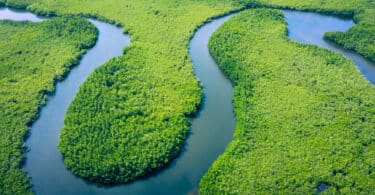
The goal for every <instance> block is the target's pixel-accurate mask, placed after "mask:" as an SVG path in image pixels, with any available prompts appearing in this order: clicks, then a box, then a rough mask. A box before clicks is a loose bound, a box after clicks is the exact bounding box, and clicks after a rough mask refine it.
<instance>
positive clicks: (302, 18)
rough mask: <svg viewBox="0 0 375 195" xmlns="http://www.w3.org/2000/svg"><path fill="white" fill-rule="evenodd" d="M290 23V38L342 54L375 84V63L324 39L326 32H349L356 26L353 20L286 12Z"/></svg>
mask: <svg viewBox="0 0 375 195" xmlns="http://www.w3.org/2000/svg"><path fill="white" fill-rule="evenodd" d="M284 13H285V17H286V19H287V22H288V29H289V37H290V38H291V39H294V40H296V41H298V42H301V43H309V44H314V45H319V46H321V47H324V48H326V49H329V50H331V51H335V52H338V53H341V54H342V55H343V56H345V57H346V58H347V59H350V60H352V61H353V62H354V63H355V64H356V66H357V68H358V70H359V71H360V72H361V73H362V74H363V76H364V77H365V78H366V79H367V80H368V81H370V83H372V84H375V63H373V62H371V61H369V60H367V59H365V58H364V57H362V56H360V55H358V54H356V53H354V52H353V51H349V50H345V49H343V48H342V47H340V46H338V45H336V44H334V43H332V42H330V41H326V40H324V39H323V36H324V33H325V32H332V31H347V30H348V29H349V28H350V27H352V26H353V25H354V23H353V21H352V20H351V19H342V18H337V17H333V16H327V15H321V14H316V13H306V12H298V11H284Z"/></svg>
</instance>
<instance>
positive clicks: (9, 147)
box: [0, 17, 97, 194]
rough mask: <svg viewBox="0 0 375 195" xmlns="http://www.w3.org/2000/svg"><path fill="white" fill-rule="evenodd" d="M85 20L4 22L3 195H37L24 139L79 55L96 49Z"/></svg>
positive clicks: (0, 48) (0, 44) (0, 100)
mask: <svg viewBox="0 0 375 195" xmlns="http://www.w3.org/2000/svg"><path fill="white" fill-rule="evenodd" d="M96 36H97V30H96V28H95V26H93V25H92V24H91V23H89V22H87V21H86V20H85V19H82V18H76V17H70V18H66V17H63V18H56V19H52V20H49V21H45V22H41V23H30V22H12V21H7V20H0V86H1V87H0V94H1V95H0V110H1V112H0V194H26V193H31V190H30V188H29V180H28V178H27V177H26V175H25V173H24V172H23V171H22V170H21V169H20V167H21V164H22V161H23V158H24V156H23V150H24V142H23V141H24V137H25V135H26V134H27V130H28V129H29V125H30V124H31V122H32V121H33V120H35V119H36V117H37V113H38V109H39V107H40V106H41V105H42V104H43V103H44V101H45V99H46V96H47V95H48V94H49V93H51V92H53V89H54V81H55V80H56V79H61V78H62V77H63V76H64V74H65V73H66V72H67V71H68V70H69V68H70V67H71V66H72V65H74V64H76V63H77V62H78V59H79V56H80V55H82V54H83V52H85V50H86V49H87V48H89V47H90V46H92V45H93V44H95V40H96Z"/></svg>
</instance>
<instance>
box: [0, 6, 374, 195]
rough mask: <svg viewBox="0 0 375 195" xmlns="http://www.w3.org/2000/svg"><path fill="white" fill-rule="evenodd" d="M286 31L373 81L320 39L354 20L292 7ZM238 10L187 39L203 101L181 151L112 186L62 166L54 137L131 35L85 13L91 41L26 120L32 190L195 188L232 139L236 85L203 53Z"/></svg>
mask: <svg viewBox="0 0 375 195" xmlns="http://www.w3.org/2000/svg"><path fill="white" fill-rule="evenodd" d="M284 12H285V15H286V19H287V22H288V27H289V36H290V38H292V39H294V40H296V41H299V42H302V43H310V44H316V45H320V46H322V47H325V48H327V49H330V50H333V51H337V52H340V53H342V54H343V55H344V56H346V57H347V58H349V59H351V60H353V61H354V62H355V64H356V65H357V67H358V69H359V70H360V71H361V72H362V73H363V75H364V76H365V77H366V78H367V79H368V80H370V81H371V82H372V83H374V82H375V68H374V67H375V66H374V64H371V63H370V62H369V61H367V60H365V59H364V58H363V57H361V56H358V55H357V54H355V53H354V52H351V51H346V50H343V49H340V47H337V46H335V45H334V44H332V43H328V42H326V41H325V40H323V33H324V32H327V31H345V30H347V29H349V28H350V27H351V26H353V25H354V23H353V22H352V21H351V20H343V19H340V18H336V17H331V16H325V15H320V14H314V13H305V12H297V11H284ZM233 15H235V14H232V15H229V16H225V17H221V18H218V19H215V20H213V21H212V22H210V23H207V24H205V25H204V26H202V27H201V28H200V29H199V30H198V31H197V32H196V33H195V35H194V37H193V38H192V40H191V42H190V48H189V53H190V56H191V59H192V62H193V65H194V72H195V75H196V76H197V78H198V79H199V80H200V82H201V85H202V87H203V93H204V98H203V105H202V107H201V110H200V111H199V113H198V114H197V116H196V117H195V118H193V119H191V133H190V136H189V138H188V139H187V141H186V144H185V146H184V148H183V150H182V152H181V154H180V156H179V157H177V158H176V159H174V160H173V161H172V163H171V164H170V165H169V166H168V167H166V168H165V169H163V170H162V171H160V172H159V173H157V174H155V175H153V176H150V177H148V178H146V179H142V180H138V181H136V182H133V183H130V184H125V185H117V186H100V185H96V184H92V183H87V182H85V181H84V180H82V179H81V178H79V177H76V176H74V175H72V174H71V172H70V171H69V170H67V169H66V168H65V166H64V164H63V160H62V156H61V154H60V152H59V151H58V150H57V142H58V136H59V133H60V130H61V128H62V127H63V124H64V123H63V120H64V116H65V113H66V109H67V107H68V106H69V104H70V102H71V101H72V99H73V98H74V96H75V94H76V93H77V91H78V89H79V86H80V85H81V84H82V82H84V81H85V79H86V78H87V76H88V75H89V74H90V73H91V72H92V71H93V70H94V69H95V68H96V67H98V66H100V65H101V64H103V63H104V62H105V61H108V60H109V59H110V58H112V57H115V56H118V55H121V53H122V48H123V47H124V46H126V45H129V44H130V40H129V37H127V36H124V35H123V33H122V31H121V29H119V28H116V27H114V26H113V25H109V24H106V23H103V22H99V21H96V20H90V21H91V22H92V23H93V24H94V25H95V26H96V27H97V28H98V29H99V32H100V33H99V39H98V42H97V43H96V45H95V47H94V48H92V49H90V50H89V51H88V52H87V54H85V55H84V57H83V58H82V61H81V63H80V64H79V65H78V66H77V67H75V68H73V69H72V71H71V72H70V73H69V75H68V77H67V78H66V79H65V80H64V81H62V82H59V83H58V84H57V85H56V93H55V94H54V95H52V96H51V97H49V98H48V101H47V105H46V106H45V107H43V108H42V110H41V113H40V118H39V119H38V120H37V121H36V122H35V123H34V124H33V125H32V127H31V136H30V137H29V139H28V140H27V147H28V148H30V152H28V153H27V161H26V165H25V167H24V169H25V171H26V172H27V173H28V174H29V176H30V177H31V178H32V180H31V181H32V184H33V189H34V191H35V192H36V193H37V194H189V193H196V192H197V189H198V184H199V180H200V178H201V177H202V176H203V174H204V173H205V172H207V170H208V168H209V166H210V165H211V164H212V163H213V162H214V161H215V159H216V158H217V157H218V156H219V155H220V154H222V153H223V152H224V149H225V147H226V146H227V144H228V143H229V142H230V141H231V140H232V138H233V133H234V128H235V117H234V113H233V107H232V93H233V88H232V85H231V83H230V81H229V80H228V79H227V78H226V77H225V75H223V74H222V72H221V71H220V69H219V68H218V66H217V64H216V63H215V61H214V60H213V59H212V57H211V56H210V54H209V52H208V48H207V44H208V40H209V37H210V36H211V34H212V33H213V32H214V31H215V30H216V29H217V28H218V27H219V26H220V25H221V24H222V23H224V22H225V21H226V20H228V19H229V18H230V17H232V16H233ZM4 18H8V19H12V20H31V21H34V22H39V21H42V20H43V18H39V17H37V16H35V15H34V14H31V13H28V12H20V11H15V10H10V9H7V8H3V9H0V19H4Z"/></svg>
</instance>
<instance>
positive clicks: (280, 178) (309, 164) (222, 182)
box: [200, 9, 375, 194]
mask: <svg viewBox="0 0 375 195" xmlns="http://www.w3.org/2000/svg"><path fill="white" fill-rule="evenodd" d="M209 48H210V52H211V53H212V55H213V56H214V58H215V59H216V60H217V62H218V63H219V66H220V67H221V69H222V70H223V71H224V73H226V74H227V75H228V77H229V78H230V80H231V81H232V82H233V84H234V86H235V90H234V108H235V112H236V121H237V125H236V131H235V135H234V139H233V141H232V142H231V144H230V145H229V146H228V147H227V149H226V151H225V153H224V154H223V155H221V156H220V157H219V158H218V160H217V161H216V162H215V163H214V164H213V165H212V166H211V168H210V170H209V171H208V173H207V174H206V175H205V176H204V177H203V179H202V180H201V183H200V192H201V193H202V194H227V193H228V194H236V193H238V194H252V193H254V192H257V193H260V194H262V193H264V194H267V193H274V192H278V193H281V194H284V193H285V194H289V193H296V194H313V193H318V192H319V190H321V191H324V192H326V193H329V194H334V193H348V194H360V193H362V194H371V193H373V192H374V191H375V186H374V182H375V175H374V174H375V173H374V172H373V170H374V160H375V159H374V157H375V142H374V140H375V139H374V138H375V130H374V129H375V88H374V87H373V86H371V85H370V84H369V83H368V82H367V81H366V80H365V79H364V78H363V77H362V76H361V75H360V73H359V72H358V70H357V69H356V67H355V65H354V64H353V63H352V62H350V61H348V60H346V59H345V58H344V57H342V56H341V55H339V54H337V53H333V52H330V51H328V50H324V49H321V48H319V47H316V46H312V45H303V44H298V43H296V42H293V41H291V40H289V39H288V37H287V28H286V24H285V20H284V17H283V14H282V12H281V11H276V10H267V9H255V10H250V11H244V12H242V13H240V14H238V15H237V16H234V17H233V18H232V19H230V20H229V21H228V22H227V23H225V24H224V25H223V26H221V27H220V28H219V29H218V30H217V31H216V32H215V33H214V34H213V36H212V37H211V39H210V42H209Z"/></svg>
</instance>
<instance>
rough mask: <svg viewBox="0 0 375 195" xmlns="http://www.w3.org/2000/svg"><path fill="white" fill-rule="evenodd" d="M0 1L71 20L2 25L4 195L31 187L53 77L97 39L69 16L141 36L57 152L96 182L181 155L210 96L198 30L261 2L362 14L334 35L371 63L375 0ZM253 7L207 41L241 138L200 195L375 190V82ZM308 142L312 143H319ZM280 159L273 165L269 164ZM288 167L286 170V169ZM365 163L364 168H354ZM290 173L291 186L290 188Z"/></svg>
mask: <svg viewBox="0 0 375 195" xmlns="http://www.w3.org/2000/svg"><path fill="white" fill-rule="evenodd" d="M1 6H7V7H13V8H20V9H27V10H29V11H31V12H33V13H36V14H38V15H46V16H63V17H57V18H56V19H53V20H48V21H45V22H42V23H40V24H32V23H27V22H10V21H1V23H0V37H1V39H0V48H3V49H1V50H0V69H2V70H0V74H2V76H1V77H0V82H3V83H2V84H1V86H2V87H1V88H0V91H1V94H3V95H2V96H1V97H0V100H1V105H0V107H1V111H3V112H1V113H0V118H1V119H2V120H1V121H2V122H1V124H0V125H1V127H3V128H1V129H2V130H0V140H1V141H0V153H1V157H0V162H1V167H0V169H1V172H0V194H13V193H19V194H24V193H31V191H30V181H29V179H28V178H27V176H26V173H24V172H23V171H22V170H21V167H22V162H23V158H24V153H25V148H24V137H25V135H26V132H27V129H28V128H29V127H30V125H31V124H32V122H33V121H35V119H36V118H37V113H38V110H39V108H40V107H41V105H43V104H44V103H45V100H46V98H47V96H48V95H49V94H51V93H52V92H53V88H54V83H55V81H56V80H61V79H63V78H64V76H66V74H67V73H68V71H69V69H70V67H71V66H72V65H74V64H77V63H78V61H79V56H81V55H82V54H83V53H84V52H85V51H86V50H87V49H88V48H90V47H91V46H93V45H94V43H95V39H96V36H97V31H96V30H95V28H94V27H93V26H92V25H90V23H88V22H87V21H85V20H84V19H81V18H77V17H72V16H83V17H91V18H97V19H99V20H103V21H106V22H109V23H112V24H116V25H119V26H122V27H123V29H124V32H126V33H129V34H130V36H131V41H132V43H131V46H128V47H126V48H124V50H123V55H122V56H120V57H118V58H115V59H112V60H111V61H109V62H107V63H105V64H104V65H102V66H101V67H100V68H98V69H97V70H96V71H94V73H93V74H91V75H90V77H89V78H88V80H87V81H86V82H85V83H84V84H83V85H82V86H81V88H80V90H79V92H78V94H77V96H76V98H75V99H74V101H73V102H72V103H71V105H70V107H69V109H68V112H67V115H66V118H65V127H64V128H63V129H62V131H61V136H60V141H59V146H58V147H59V150H60V151H61V153H62V154H63V156H64V163H65V164H66V166H67V167H68V168H69V169H70V170H71V171H72V172H73V174H75V175H78V176H80V177H83V178H84V179H86V180H89V181H92V182H95V183H104V184H119V183H128V182H131V181H135V180H136V179H139V178H142V177H145V176H147V175H148V174H151V173H153V172H155V171H157V170H160V169H162V168H163V167H165V166H167V165H168V164H169V163H170V162H171V161H172V159H174V158H175V157H176V156H177V155H178V154H179V152H180V150H181V148H182V147H183V145H184V143H185V140H186V139H187V137H188V134H189V127H190V124H189V117H193V116H194V115H195V114H196V113H197V111H198V110H199V106H200V105H201V103H202V98H203V94H202V89H201V86H200V84H199V80H198V79H197V78H196V77H195V75H194V72H193V66H192V62H191V59H190V57H189V54H188V45H189V41H190V39H191V38H192V36H193V35H194V32H195V31H196V30H197V29H198V28H199V27H200V26H202V25H203V24H204V23H206V22H208V21H210V20H211V19H213V18H216V17H219V16H222V15H226V14H228V13H232V12H240V11H242V10H245V9H251V10H252V9H253V8H270V9H271V8H272V9H274V8H277V9H280V8H282V9H293V10H294V9H297V10H303V11H313V12H319V13H325V14H330V15H339V16H343V17H350V18H354V20H355V22H356V23H357V24H356V25H355V26H353V27H352V28H351V29H350V30H349V31H347V32H328V33H326V35H325V36H326V38H327V39H329V40H331V41H333V42H335V43H337V44H339V45H341V46H343V47H344V48H346V49H350V50H353V51H355V52H357V53H359V54H361V55H363V56H364V57H366V58H368V59H370V60H372V61H375V46H374V45H375V20H374V18H375V17H374V16H375V2H374V1H368V0H344V1H342V0H331V1H325V0H303V1H300V0H231V1H228V0H202V1H196V0H185V1H181V0H158V1H155V0H126V1H123V0H110V1H100V0H90V1H76V0H59V1H55V0H0V7H1ZM243 12H244V13H242V12H241V13H240V15H239V16H238V17H236V18H235V19H233V20H231V21H230V22H229V23H228V24H225V25H224V26H223V27H222V28H221V29H220V30H219V31H218V32H217V33H216V34H215V36H214V37H213V38H212V40H211V43H210V50H211V52H212V54H213V55H214V57H215V59H216V60H217V61H218V62H219V64H220V67H221V68H222V69H223V70H224V72H225V73H226V74H227V75H228V77H229V78H230V80H231V81H232V82H233V84H234V86H235V94H234V97H235V101H234V107H235V112H236V117H237V128H236V134H235V139H234V141H233V142H232V143H231V145H230V146H229V147H228V149H227V150H226V152H225V153H224V154H223V155H222V156H221V157H220V158H219V159H218V160H217V162H216V163H215V164H214V165H212V167H211V169H210V171H209V172H208V173H207V175H206V176H205V177H204V178H203V180H202V182H201V189H200V192H201V193H203V194H204V193H208V194H211V193H213V192H225V193H241V192H248V190H249V189H247V188H246V186H253V187H254V188H252V189H251V190H252V191H258V190H259V191H263V192H265V191H270V190H280V191H282V192H288V191H289V192H290V191H293V190H294V191H298V190H299V191H300V192H313V193H314V192H316V191H314V190H316V185H319V184H321V183H322V184H327V185H329V186H330V187H329V189H328V190H329V192H332V193H334V192H338V191H340V192H348V193H366V192H369V191H366V190H371V188H370V185H371V184H373V183H374V181H373V176H371V177H372V178H370V176H369V174H370V175H371V174H372V175H373V173H372V171H371V169H373V163H372V164H371V162H373V159H371V156H374V151H373V148H374V146H373V143H372V140H373V138H374V132H373V130H371V128H372V129H373V125H374V123H375V121H374V117H373V116H374V105H373V104H374V99H373V97H374V88H373V87H372V86H370V85H369V84H368V82H367V81H366V80H364V79H363V78H362V77H361V75H360V74H359V73H358V72H357V71H356V69H355V66H354V65H353V64H352V63H351V62H350V61H348V60H345V59H344V58H343V57H341V56H340V55H338V54H333V53H331V52H328V51H325V50H322V49H320V48H318V47H314V46H306V45H299V44H296V43H294V42H291V41H290V40H288V39H287V37H286V32H287V29H286V25H285V20H284V18H283V16H282V14H281V13H280V12H279V11H272V10H255V11H243ZM250 18H251V19H252V20H251V21H250V20H249V19H250ZM60 23H61V24H60ZM62 24H63V25H62ZM246 25H251V26H253V27H254V29H257V31H255V30H254V29H249V28H247V27H246V28H245V27H244V26H246ZM273 25H275V26H276V27H277V28H275V27H274V26H273ZM47 27H48V29H47ZM240 27H243V29H241V28H240ZM261 27H262V28H261ZM69 29H70V30H69ZM245 29H246V32H245V31H244V30H245ZM51 32H52V33H51ZM78 32H80V33H78ZM56 34H58V35H59V36H56ZM61 35H63V36H61ZM224 35H225V36H226V37H227V38H226V40H225V39H224V38H223V37H225V36H224ZM266 35H268V36H266ZM251 36H253V37H251ZM41 37H43V38H41ZM45 37H47V38H45ZM5 40H11V42H9V41H5ZM240 40H242V41H240ZM251 41H253V42H256V43H257V44H255V45H253V44H251ZM245 43H248V45H247V44H245ZM30 45H37V46H38V47H30ZM5 48H6V49H5ZM228 48H231V49H230V50H229V49H228ZM239 48H241V50H239ZM297 54H299V55H297ZM18 62H22V63H18ZM312 62H314V63H313V64H311V63H312ZM15 64H17V66H22V68H21V67H17V66H14V65H15ZM266 65H267V66H266ZM250 67H251V68H250ZM21 70H22V71H21ZM13 72H14V74H12V73H13ZM279 72H281V73H282V74H276V73H279ZM292 73H294V74H292ZM40 75H42V76H40ZM291 76H292V79H291V78H290V77H291ZM12 77H16V78H12ZM30 83H33V85H30ZM260 88H261V89H260ZM271 92H273V93H277V96H271V94H273V93H271ZM256 97H258V98H256ZM259 97H260V98H259ZM355 105H357V106H355ZM250 108H251V110H250ZM283 110H288V112H287V113H283V112H282V111H283ZM344 130H345V132H346V133H342V131H344ZM261 132H262V133H261ZM257 136H258V137H257ZM325 137H330V139H329V141H328V142H323V141H326V139H323V138H325ZM352 137H356V138H358V139H355V140H354V139H349V138H352ZM346 138H347V139H346ZM302 143H309V145H308V146H309V149H306V145H301V144H302ZM292 146H293V147H292ZM337 146H342V148H337ZM257 148H258V149H257ZM304 149H306V150H304ZM354 151H355V152H354ZM270 154H273V155H274V156H273V157H274V159H272V160H269V159H270V158H268V156H267V155H270ZM288 155H289V156H288ZM343 156H345V157H347V158H345V159H344V158H343ZM347 159H351V160H352V161H346V160H347ZM287 161H292V163H290V164H289V165H290V166H287V167H281V166H282V165H284V164H285V162H287ZM254 162H255V163H254ZM263 163H264V164H263ZM309 163H310V164H309ZM316 163H320V164H321V166H322V167H323V168H321V169H318V168H317V167H318V166H317V164H316ZM356 164H360V165H361V166H363V167H361V169H360V170H356V168H358V166H355V165H356ZM257 165H259V166H260V167H261V168H259V167H256V168H255V166H257ZM314 166H315V168H316V169H314V171H316V172H315V174H316V175H311V171H309V170H307V168H308V167H309V168H311V167H314ZM230 170H234V172H230ZM252 170H256V172H252ZM364 170H369V171H368V172H369V173H363V171H364ZM268 171H271V172H268ZM115 173H116V174H115ZM240 173H246V174H240ZM292 173H296V175H295V176H294V175H293V177H295V178H293V179H290V180H287V179H286V178H290V177H291V175H292ZM7 175H11V177H8V176H7ZM13 175H14V176H13ZM274 175H278V176H280V177H279V178H277V177H273V176H274ZM240 177H241V178H240ZM302 178H309V180H308V181H306V180H302ZM369 178H370V179H369ZM371 179H372V180H371ZM369 181H370V183H369ZM247 182H254V183H247ZM366 182H367V183H366ZM270 186H271V187H270ZM351 186H353V187H351ZM266 187H267V189H266ZM213 189H216V190H218V191H212V190H213ZM236 189H237V190H236Z"/></svg>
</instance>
